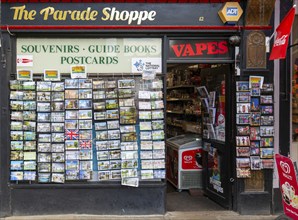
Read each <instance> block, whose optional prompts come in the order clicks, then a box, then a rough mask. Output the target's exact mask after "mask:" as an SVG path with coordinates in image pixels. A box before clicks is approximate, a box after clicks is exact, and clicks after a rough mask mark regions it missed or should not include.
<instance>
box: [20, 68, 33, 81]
mask: <svg viewBox="0 0 298 220" xmlns="http://www.w3.org/2000/svg"><path fill="white" fill-rule="evenodd" d="M17 80H30V81H32V80H33V72H32V70H25V69H24V70H17Z"/></svg>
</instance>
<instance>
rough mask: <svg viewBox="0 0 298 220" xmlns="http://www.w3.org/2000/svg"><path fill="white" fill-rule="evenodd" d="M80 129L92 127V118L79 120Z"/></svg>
mask: <svg viewBox="0 0 298 220" xmlns="http://www.w3.org/2000/svg"><path fill="white" fill-rule="evenodd" d="M79 129H92V120H79Z"/></svg>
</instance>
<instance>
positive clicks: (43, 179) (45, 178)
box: [38, 173, 51, 183]
mask: <svg viewBox="0 0 298 220" xmlns="http://www.w3.org/2000/svg"><path fill="white" fill-rule="evenodd" d="M38 182H40V183H49V182H51V174H50V173H39V174H38Z"/></svg>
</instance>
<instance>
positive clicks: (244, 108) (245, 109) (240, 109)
mask: <svg viewBox="0 0 298 220" xmlns="http://www.w3.org/2000/svg"><path fill="white" fill-rule="evenodd" d="M250 108H251V106H250V103H237V113H249V112H250Z"/></svg>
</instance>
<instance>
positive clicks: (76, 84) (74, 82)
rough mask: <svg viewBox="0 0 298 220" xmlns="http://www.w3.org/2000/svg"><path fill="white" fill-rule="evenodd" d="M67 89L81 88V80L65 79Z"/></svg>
mask: <svg viewBox="0 0 298 220" xmlns="http://www.w3.org/2000/svg"><path fill="white" fill-rule="evenodd" d="M65 88H66V89H76V88H79V80H78V79H65Z"/></svg>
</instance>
